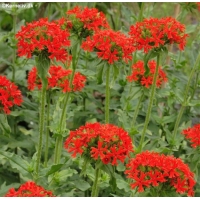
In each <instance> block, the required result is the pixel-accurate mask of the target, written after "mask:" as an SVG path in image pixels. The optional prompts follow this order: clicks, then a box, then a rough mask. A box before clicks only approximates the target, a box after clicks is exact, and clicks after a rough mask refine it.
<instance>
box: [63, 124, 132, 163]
mask: <svg viewBox="0 0 200 200" xmlns="http://www.w3.org/2000/svg"><path fill="white" fill-rule="evenodd" d="M65 148H66V149H67V151H68V152H73V154H72V157H76V154H77V153H79V154H81V155H82V154H83V155H85V156H88V157H91V158H93V159H94V160H98V159H100V160H101V161H102V162H103V163H104V164H108V163H111V164H112V165H117V160H120V161H121V162H124V160H125V158H126V157H127V156H129V154H130V153H131V152H133V145H132V140H131V138H130V137H129V135H128V133H127V132H126V131H124V130H123V129H122V128H119V127H117V126H114V125H112V124H100V123H98V122H97V123H93V124H92V123H87V124H86V125H85V126H81V127H80V128H79V129H77V130H75V131H71V132H70V135H69V137H68V138H67V140H66V141H65Z"/></svg>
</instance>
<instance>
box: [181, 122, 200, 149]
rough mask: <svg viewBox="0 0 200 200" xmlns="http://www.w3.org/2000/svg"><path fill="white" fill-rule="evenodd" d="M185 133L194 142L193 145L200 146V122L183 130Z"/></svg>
mask: <svg viewBox="0 0 200 200" xmlns="http://www.w3.org/2000/svg"><path fill="white" fill-rule="evenodd" d="M182 134H183V135H185V137H186V138H187V139H189V140H190V142H191V143H192V145H191V146H192V147H194V148H196V147H197V146H200V124H196V125H194V126H193V127H192V128H188V129H185V130H183V132H182Z"/></svg>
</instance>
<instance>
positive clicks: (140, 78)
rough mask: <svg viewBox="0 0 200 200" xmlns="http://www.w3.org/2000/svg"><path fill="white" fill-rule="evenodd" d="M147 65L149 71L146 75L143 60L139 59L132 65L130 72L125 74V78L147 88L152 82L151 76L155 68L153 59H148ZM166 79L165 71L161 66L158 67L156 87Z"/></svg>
mask: <svg viewBox="0 0 200 200" xmlns="http://www.w3.org/2000/svg"><path fill="white" fill-rule="evenodd" d="M148 67H149V69H150V71H149V74H147V75H146V74H145V72H146V70H145V67H144V62H143V61H141V60H139V61H138V62H137V63H135V64H134V65H133V66H132V69H133V71H132V74H131V75H130V76H127V80H128V81H129V82H132V81H136V82H137V83H139V84H141V85H143V86H145V87H146V88H149V86H150V85H152V84H153V76H154V73H155V70H156V62H155V61H154V60H151V61H149V62H148ZM166 81H167V76H166V74H165V72H164V71H163V70H162V69H161V67H159V71H158V77H157V81H156V85H157V87H160V86H161V85H162V83H163V82H166Z"/></svg>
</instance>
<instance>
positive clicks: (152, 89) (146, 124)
mask: <svg viewBox="0 0 200 200" xmlns="http://www.w3.org/2000/svg"><path fill="white" fill-rule="evenodd" d="M159 62H160V55H159V54H158V55H157V63H156V69H155V74H154V76H153V84H152V88H151V92H150V98H149V105H148V109H147V113H146V118H145V122H144V127H143V130H142V134H141V139H140V143H139V147H138V152H141V151H142V148H143V143H144V138H145V135H146V130H147V127H148V124H149V120H150V116H151V110H152V106H153V100H154V96H155V92H156V81H157V77H158V71H159Z"/></svg>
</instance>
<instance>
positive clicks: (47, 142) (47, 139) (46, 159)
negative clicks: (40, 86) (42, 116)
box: [44, 91, 51, 167]
mask: <svg viewBox="0 0 200 200" xmlns="http://www.w3.org/2000/svg"><path fill="white" fill-rule="evenodd" d="M50 100H51V94H50V91H48V94H47V118H46V133H45V134H46V144H45V156H44V167H47V162H48V154H49V122H50Z"/></svg>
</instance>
